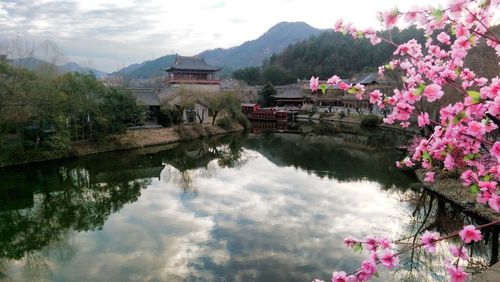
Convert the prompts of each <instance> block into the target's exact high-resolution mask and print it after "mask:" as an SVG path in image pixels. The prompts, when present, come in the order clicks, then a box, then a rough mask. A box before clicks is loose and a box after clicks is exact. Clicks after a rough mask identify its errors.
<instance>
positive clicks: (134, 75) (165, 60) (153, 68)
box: [117, 55, 175, 79]
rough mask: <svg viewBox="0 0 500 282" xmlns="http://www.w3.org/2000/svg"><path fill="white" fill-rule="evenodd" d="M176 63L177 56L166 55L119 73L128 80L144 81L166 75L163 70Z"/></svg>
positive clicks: (124, 69) (129, 67)
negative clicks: (144, 79)
mask: <svg viewBox="0 0 500 282" xmlns="http://www.w3.org/2000/svg"><path fill="white" fill-rule="evenodd" d="M174 61H175V55H166V56H163V57H159V58H158V59H155V60H150V61H144V62H142V63H140V64H132V65H130V66H128V67H125V68H123V69H121V70H119V71H118V72H117V73H118V74H119V75H122V76H123V77H125V78H126V79H138V78H139V79H142V78H151V77H157V76H162V75H165V72H164V71H162V69H165V68H167V67H169V66H171V65H172V64H173V63H174Z"/></svg>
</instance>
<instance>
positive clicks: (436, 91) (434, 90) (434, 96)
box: [423, 84, 444, 102]
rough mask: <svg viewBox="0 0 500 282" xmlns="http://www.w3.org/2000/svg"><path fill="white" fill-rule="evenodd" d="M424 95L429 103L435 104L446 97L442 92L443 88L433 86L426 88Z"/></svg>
mask: <svg viewBox="0 0 500 282" xmlns="http://www.w3.org/2000/svg"><path fill="white" fill-rule="evenodd" d="M423 95H424V96H425V97H427V101H429V102H434V101H436V100H438V99H440V98H441V97H442V96H443V95H444V92H443V91H442V90H441V86H439V85H437V84H431V85H427V86H426V87H425V89H424V93H423Z"/></svg>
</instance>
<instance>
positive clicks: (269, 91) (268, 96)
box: [259, 82, 276, 107]
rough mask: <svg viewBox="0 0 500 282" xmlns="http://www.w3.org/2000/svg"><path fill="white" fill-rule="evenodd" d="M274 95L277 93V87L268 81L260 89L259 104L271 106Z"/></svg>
mask: <svg viewBox="0 0 500 282" xmlns="http://www.w3.org/2000/svg"><path fill="white" fill-rule="evenodd" d="M273 95H276V88H274V86H273V84H272V83H271V82H268V83H266V84H265V85H264V87H262V89H261V91H260V96H259V104H261V105H262V106H263V107H270V106H271V105H272V104H273V101H274V98H273V97H272V96H273Z"/></svg>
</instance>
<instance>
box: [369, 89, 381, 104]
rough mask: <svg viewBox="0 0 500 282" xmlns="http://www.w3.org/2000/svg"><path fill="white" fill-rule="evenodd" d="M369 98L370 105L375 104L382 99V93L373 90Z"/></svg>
mask: <svg viewBox="0 0 500 282" xmlns="http://www.w3.org/2000/svg"><path fill="white" fill-rule="evenodd" d="M369 96H370V103H372V104H375V103H377V102H378V101H379V100H380V99H381V98H382V93H381V92H380V90H373V91H372V92H370V94H369Z"/></svg>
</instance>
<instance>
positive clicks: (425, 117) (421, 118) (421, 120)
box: [417, 112, 431, 127]
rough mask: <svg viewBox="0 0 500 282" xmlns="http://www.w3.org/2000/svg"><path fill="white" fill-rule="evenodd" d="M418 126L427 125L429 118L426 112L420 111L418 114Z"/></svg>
mask: <svg viewBox="0 0 500 282" xmlns="http://www.w3.org/2000/svg"><path fill="white" fill-rule="evenodd" d="M417 119H418V126H420V127H424V126H426V125H429V124H430V123H431V121H430V120H429V114H428V113H426V112H423V113H421V114H420V115H418V118H417Z"/></svg>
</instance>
